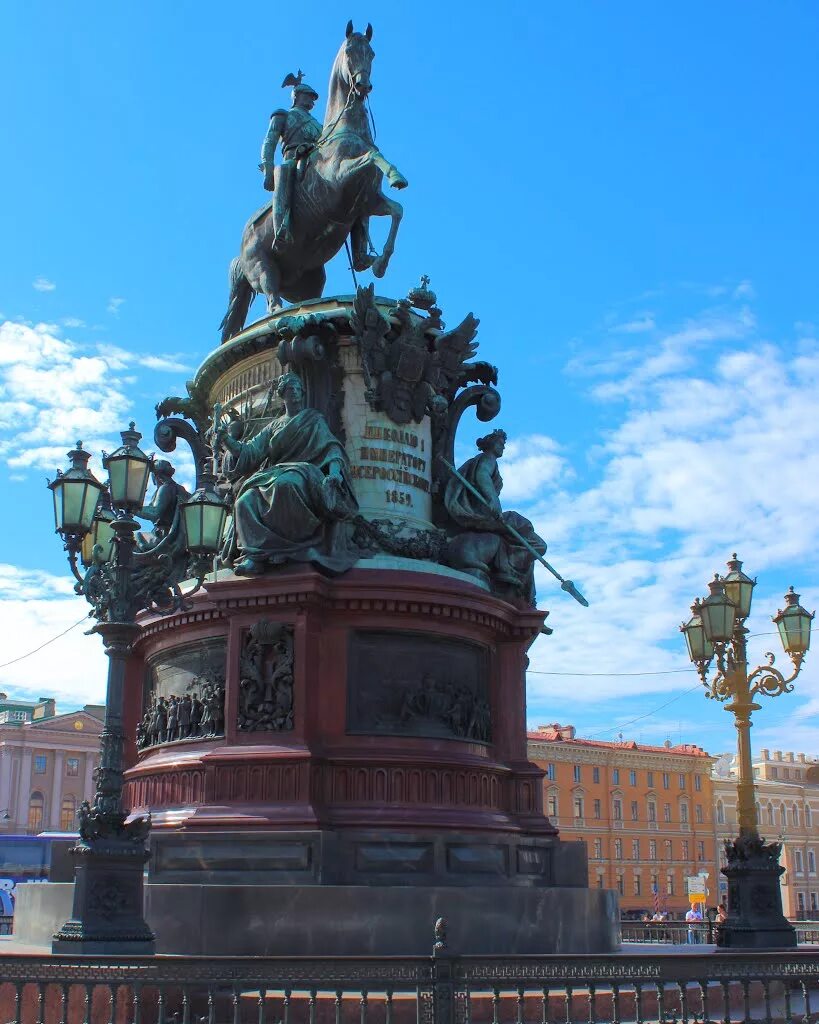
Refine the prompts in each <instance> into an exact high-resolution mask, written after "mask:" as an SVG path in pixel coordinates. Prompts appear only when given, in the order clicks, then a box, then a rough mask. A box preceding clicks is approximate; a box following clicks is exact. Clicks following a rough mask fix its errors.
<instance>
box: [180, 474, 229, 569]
mask: <svg viewBox="0 0 819 1024" xmlns="http://www.w3.org/2000/svg"><path fill="white" fill-rule="evenodd" d="M226 519H227V505H226V504H225V501H224V499H223V498H222V497H221V495H220V494H219V493H218V492H217V490H216V487H215V478H214V477H213V475H212V474H211V473H203V474H202V476H201V478H200V484H199V487H198V488H197V489H196V490H195V491H194V493H193V494H192V495H191V496H190V498H189V499H188V500H187V501H186V502H185V504H184V505H183V506H182V523H183V526H184V530H185V538H186V546H187V549H188V551H190V553H191V554H192V555H215V554H217V552H218V551H219V549H220V548H221V546H222V535H223V533H224V530H225V520H226Z"/></svg>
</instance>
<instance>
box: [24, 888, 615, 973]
mask: <svg viewBox="0 0 819 1024" xmlns="http://www.w3.org/2000/svg"><path fill="white" fill-rule="evenodd" d="M71 888H72V887H71V886H70V885H67V884H60V885H54V884H45V885H36V886H34V885H30V886H21V888H20V898H19V903H18V908H17V909H18V913H17V915H15V936H19V938H20V940H21V941H25V942H27V943H28V944H30V945H44V946H48V947H50V944H51V935H52V933H53V931H54V930H55V922H56V927H58V926H59V924H61V923H62V921H63V920H65V910H66V907H67V906H70V897H71V894H70V892H68V891H67V890H70V889H71ZM31 890H38V892H37V894H36V898H34V899H31V898H30V897H31V896H32V894H31V892H30V891H31ZM145 917H146V919H147V921H148V923H149V925H150V926H151V928H152V929H153V930H154V931H155V933H156V950H157V952H158V953H174V954H190V955H197V954H200V955H215V956H227V955H236V956H264V955H269V956H286V955H291V956H292V955H303V956H354V955H381V956H388V955H419V956H427V955H429V954H430V953H431V950H432V944H433V925H434V922H435V920H436V919H437V918H438V917H445V918H446V919H447V922H448V944H449V948H450V949H451V950H452V952H453V953H464V954H487V955H491V954H502V953H510V954H511V953H514V954H523V953H608V952H612V951H614V950H616V949H618V948H619V911H618V904H617V896H616V894H615V893H614V892H612V891H609V890H604V889H580V888H565V889H557V888H551V889H546V888H537V889H527V888H514V887H509V888H499V887H497V886H470V887H453V886H331V885H246V886H241V885H173V884H170V885H169V884H166V885H150V884H148V885H146V886H145Z"/></svg>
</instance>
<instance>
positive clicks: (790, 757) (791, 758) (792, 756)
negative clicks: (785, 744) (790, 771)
mask: <svg viewBox="0 0 819 1024" xmlns="http://www.w3.org/2000/svg"><path fill="white" fill-rule="evenodd" d="M788 760H789V761H790V763H791V764H793V763H794V762H795V761H796V754H794V752H793V751H792V750H789V751H788Z"/></svg>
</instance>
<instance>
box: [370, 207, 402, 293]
mask: <svg viewBox="0 0 819 1024" xmlns="http://www.w3.org/2000/svg"><path fill="white" fill-rule="evenodd" d="M370 213H371V214H372V215H373V216H374V217H391V218H392V223H391V224H390V233H389V234H388V235H387V241H386V242H385V243H384V248H383V250H382V252H381V255H380V256H378V257H376V259H375V260H374V261H373V274H374V275H375V276H376V277H383V276H384V274H386V272H387V267H388V266H389V263H390V257H391V256H392V254H393V253H394V252H395V239H396V236H397V235H398V225H399V224H400V223H401V218H402V217H403V216H404V207H403V206H402V205H401V204H400V203H396V202H395V201H394V200H392V199H387V197H386V196H385V195H384V193H383V192H382V193H380V194H379V196H378V199H377V201H376V204H375V206H373V207H372V208H371V210H370Z"/></svg>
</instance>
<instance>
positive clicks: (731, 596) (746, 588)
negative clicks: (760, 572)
mask: <svg viewBox="0 0 819 1024" xmlns="http://www.w3.org/2000/svg"><path fill="white" fill-rule="evenodd" d="M722 585H723V586H724V587H725V596H726V597H727V598H728V600H729V601H730V602H731V604H734V605H736V608H737V616H738V617H739V618H740V619H747V618H748V615H749V614H750V612H751V597H752V595H753V591H754V587H755V586H756V580H755V579H753V580H752V579H751V577H750V576H746V575H745V573H744V572H743V571H742V562H740V561H739V559H738V558H737V555H736V551H735V552H734V553H733V555H731V559H730V561H729V562H728V575H727V576H723V578H722Z"/></svg>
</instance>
